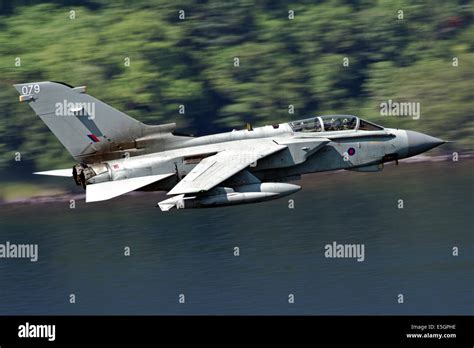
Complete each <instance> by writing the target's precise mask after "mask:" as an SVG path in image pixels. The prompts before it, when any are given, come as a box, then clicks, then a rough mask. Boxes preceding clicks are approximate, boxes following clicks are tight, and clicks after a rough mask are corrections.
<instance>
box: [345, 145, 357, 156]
mask: <svg viewBox="0 0 474 348" xmlns="http://www.w3.org/2000/svg"><path fill="white" fill-rule="evenodd" d="M347 153H348V154H349V156H354V155H355V153H356V150H355V149H354V148H353V147H350V148H349V150H347Z"/></svg>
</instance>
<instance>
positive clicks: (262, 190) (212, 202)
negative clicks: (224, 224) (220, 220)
mask: <svg viewBox="0 0 474 348" xmlns="http://www.w3.org/2000/svg"><path fill="white" fill-rule="evenodd" d="M299 190H301V187H300V186H298V185H293V184H287V183H275V182H265V183H259V184H250V185H242V186H237V187H234V188H230V187H217V188H215V189H213V190H211V191H209V192H206V193H203V194H201V195H194V196H186V195H184V194H181V195H177V196H174V197H171V198H169V199H166V200H164V201H161V202H159V203H158V204H157V206H159V207H160V209H161V210H162V211H168V210H170V209H172V208H174V207H175V208H176V209H190V208H210V207H217V206H227V205H236V204H246V203H256V202H263V201H269V200H272V199H277V198H280V197H283V196H287V195H290V194H292V193H295V192H297V191H299Z"/></svg>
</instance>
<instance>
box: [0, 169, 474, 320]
mask: <svg viewBox="0 0 474 348" xmlns="http://www.w3.org/2000/svg"><path fill="white" fill-rule="evenodd" d="M473 169H474V167H473V163H472V162H469V161H466V162H460V163H457V164H454V163H448V162H443V163H424V164H406V163H401V165H399V166H398V167H396V166H394V165H390V166H387V167H386V168H385V170H384V171H383V172H382V173H353V172H338V173H325V174H316V175H310V176H306V177H305V179H304V180H303V182H302V184H303V186H304V190H302V191H300V192H299V193H297V194H295V195H293V196H291V197H290V198H292V199H294V201H295V208H294V209H288V199H282V200H276V201H272V202H267V203H260V204H256V205H243V206H235V207H228V208H217V209H203V210H181V211H175V212H172V213H163V212H161V211H160V210H159V209H158V208H155V207H154V205H155V203H156V202H157V201H158V200H160V199H161V198H162V194H157V193H148V194H144V195H140V196H129V197H122V198H119V199H116V200H112V201H110V202H102V203H97V204H87V205H86V204H85V203H84V202H77V205H76V209H69V203H54V204H43V205H20V206H19V205H16V206H12V205H10V206H1V207H0V209H1V210H0V219H1V222H0V243H5V242H6V241H10V242H12V243H38V244H39V260H38V262H36V263H32V262H30V261H29V260H19V259H16V260H15V259H0V314H473V313H474V299H473V289H474V273H473V269H474V268H473V267H474V258H473V255H474V252H473V251H474V242H473V237H472V232H473V228H472V214H473V209H472V208H473V192H474V190H473V181H472V174H473V173H474V171H473ZM398 199H403V200H404V209H397V200H398ZM333 241H337V242H338V243H363V244H365V261H364V262H357V261H356V260H355V259H327V258H325V257H324V246H325V245H326V244H329V243H332V242H333ZM125 246H130V247H131V252H132V255H131V256H130V257H125V256H124V255H123V252H124V247H125ZM234 246H238V247H239V248H240V256H239V257H235V256H234V255H233V248H234ZM453 246H457V247H459V249H460V252H459V256H457V257H454V256H452V247H453ZM70 293H74V294H75V295H76V304H69V302H68V300H69V297H68V296H69V294H70ZM180 293H183V294H185V296H186V304H179V303H178V294H180ZM289 293H292V294H294V295H295V303H294V304H289V303H288V294H289ZM399 293H401V294H403V295H404V300H405V303H403V304H398V303H397V295H398V294H399Z"/></svg>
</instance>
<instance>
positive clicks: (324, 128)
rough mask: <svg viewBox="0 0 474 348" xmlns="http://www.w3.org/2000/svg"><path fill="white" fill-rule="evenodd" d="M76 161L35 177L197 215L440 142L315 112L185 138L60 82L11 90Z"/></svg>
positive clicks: (90, 194) (371, 168)
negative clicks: (138, 196) (147, 195)
mask: <svg viewBox="0 0 474 348" xmlns="http://www.w3.org/2000/svg"><path fill="white" fill-rule="evenodd" d="M14 87H15V88H16V89H17V91H18V92H19V93H20V97H19V99H20V102H24V103H28V105H29V106H30V107H31V108H32V109H33V110H34V112H35V113H36V114H37V115H38V116H39V117H40V118H41V120H42V121H43V122H44V123H46V125H47V126H48V127H49V129H50V130H51V131H52V132H53V133H54V135H55V136H56V137H57V138H58V139H59V141H60V142H61V143H62V145H63V146H64V147H65V148H66V150H67V151H68V152H69V153H70V154H71V156H72V157H73V158H74V159H75V161H76V162H77V164H75V165H74V166H73V167H72V169H59V170H50V171H46V172H37V173H35V174H42V175H54V176H67V177H73V178H74V181H75V183H76V184H77V185H80V186H82V187H83V188H84V189H85V191H86V202H96V201H104V200H108V199H111V198H114V197H117V196H120V195H123V194H125V193H127V192H131V191H135V190H144V191H167V195H168V196H170V197H169V198H168V199H165V200H163V201H161V202H159V203H158V204H157V206H158V207H160V208H161V210H163V211H168V210H170V209H172V208H176V209H183V208H185V209H188V208H205V207H219V206H228V205H235V204H243V203H255V202H262V201H268V200H272V199H276V198H280V197H284V196H287V195H290V194H292V193H294V192H297V191H299V190H300V189H301V187H300V186H298V185H295V184H293V183H289V182H293V181H296V180H298V179H300V177H301V175H303V174H307V173H315V172H323V171H330V170H340V169H345V170H352V171H359V172H377V171H381V170H382V169H383V166H384V163H386V162H390V161H396V162H397V164H398V160H400V159H403V158H407V157H411V156H415V155H418V154H420V153H423V152H425V151H428V150H430V149H432V148H434V147H436V146H438V145H441V144H443V143H445V141H443V140H440V139H437V138H435V137H432V136H429V135H426V134H422V133H418V132H414V131H411V130H402V129H393V128H384V127H382V126H379V125H377V124H374V123H372V122H369V121H367V120H364V119H362V118H359V117H357V116H353V115H322V116H314V117H310V118H307V119H303V120H298V121H291V122H287V123H276V124H272V125H267V126H264V127H255V128H252V127H251V126H250V125H247V127H246V129H243V130H234V131H231V132H226V133H219V134H214V135H207V136H200V137H193V136H186V135H180V134H178V133H176V124H175V123H169V124H163V125H146V124H144V123H142V122H139V121H137V120H135V119H133V118H132V117H130V116H128V115H126V114H124V113H122V112H120V111H118V110H116V109H114V108H113V107H111V106H110V105H107V104H105V103H104V102H102V101H100V100H98V99H96V98H94V97H92V96H90V95H88V94H87V93H86V87H85V86H81V87H73V86H70V85H68V84H66V83H62V82H52V81H46V82H33V83H25V84H16V85H14Z"/></svg>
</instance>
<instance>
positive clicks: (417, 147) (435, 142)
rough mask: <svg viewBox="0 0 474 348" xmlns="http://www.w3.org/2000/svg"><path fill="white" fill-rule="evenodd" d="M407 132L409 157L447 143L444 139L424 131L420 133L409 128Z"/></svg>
mask: <svg viewBox="0 0 474 348" xmlns="http://www.w3.org/2000/svg"><path fill="white" fill-rule="evenodd" d="M406 132H407V139H408V156H407V157H411V156H415V155H418V154H420V153H423V152H426V151H428V150H430V149H432V148H434V147H436V146H439V145H441V144H444V143H445V141H444V140H441V139H438V138H435V137H432V136H429V135H426V134H423V133H418V132H414V131H410V130H407V131H406Z"/></svg>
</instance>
